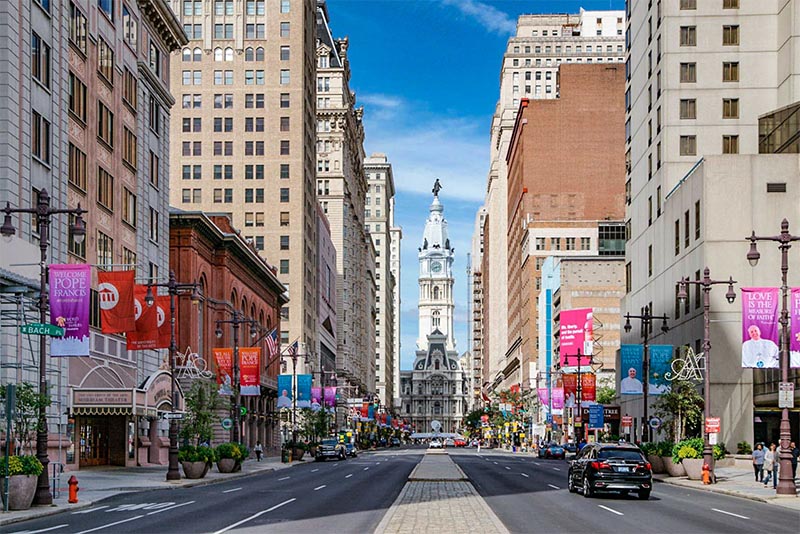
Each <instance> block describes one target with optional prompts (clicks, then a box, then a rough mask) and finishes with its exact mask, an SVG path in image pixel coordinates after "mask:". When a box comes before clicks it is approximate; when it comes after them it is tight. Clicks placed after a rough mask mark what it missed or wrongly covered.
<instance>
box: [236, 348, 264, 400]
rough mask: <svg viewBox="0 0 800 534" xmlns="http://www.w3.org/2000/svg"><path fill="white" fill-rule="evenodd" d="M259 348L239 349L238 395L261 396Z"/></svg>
mask: <svg viewBox="0 0 800 534" xmlns="http://www.w3.org/2000/svg"><path fill="white" fill-rule="evenodd" d="M260 363H261V347H239V386H240V387H239V394H241V395H247V396H258V395H261V372H260Z"/></svg>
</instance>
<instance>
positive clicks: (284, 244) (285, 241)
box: [281, 235, 289, 250]
mask: <svg viewBox="0 0 800 534" xmlns="http://www.w3.org/2000/svg"><path fill="white" fill-rule="evenodd" d="M281 250H289V236H288V235H282V236H281Z"/></svg>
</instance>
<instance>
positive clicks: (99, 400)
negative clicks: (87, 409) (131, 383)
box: [72, 390, 133, 406]
mask: <svg viewBox="0 0 800 534" xmlns="http://www.w3.org/2000/svg"><path fill="white" fill-rule="evenodd" d="M72 399H73V402H72V404H73V405H75V406H78V405H89V406H98V405H99V406H104V405H112V406H129V405H131V404H132V403H133V396H132V392H130V391H124V390H123V391H120V390H117V391H111V390H109V391H97V390H95V391H91V390H89V391H80V390H76V391H73V397H72Z"/></svg>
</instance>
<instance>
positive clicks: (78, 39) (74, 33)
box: [69, 2, 88, 56]
mask: <svg viewBox="0 0 800 534" xmlns="http://www.w3.org/2000/svg"><path fill="white" fill-rule="evenodd" d="M87 36H88V22H87V20H86V16H85V15H84V14H83V13H82V12H81V10H80V9H78V7H77V6H76V5H75V4H74V3H72V2H70V3H69V40H70V41H71V42H72V44H74V45H75V47H77V49H78V50H80V51H81V52H82V53H83V55H84V56H85V55H86V38H87Z"/></svg>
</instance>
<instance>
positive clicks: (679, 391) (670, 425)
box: [654, 380, 704, 443]
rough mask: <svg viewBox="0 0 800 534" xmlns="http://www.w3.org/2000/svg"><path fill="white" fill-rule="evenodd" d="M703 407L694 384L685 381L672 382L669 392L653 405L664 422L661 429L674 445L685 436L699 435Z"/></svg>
mask: <svg viewBox="0 0 800 534" xmlns="http://www.w3.org/2000/svg"><path fill="white" fill-rule="evenodd" d="M703 407H704V401H703V397H702V396H701V395H700V394H699V393H698V392H697V389H696V387H695V384H694V383H693V382H689V381H686V380H676V381H674V382H673V383H672V388H671V389H670V391H669V392H668V393H663V394H661V395H660V396H659V399H658V401H656V403H655V405H654V408H655V414H656V415H657V416H658V417H660V418H661V419H662V420H663V421H664V426H663V428H664V430H665V431H666V432H667V434H669V436H670V439H672V441H673V442H675V443H678V442H679V441H681V440H683V439H684V437H686V436H687V435H690V437H694V436H697V435H699V432H700V426H701V423H702V421H703Z"/></svg>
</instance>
